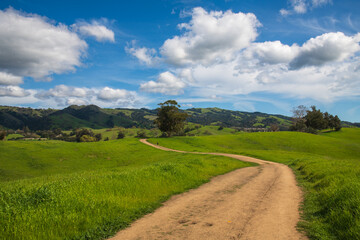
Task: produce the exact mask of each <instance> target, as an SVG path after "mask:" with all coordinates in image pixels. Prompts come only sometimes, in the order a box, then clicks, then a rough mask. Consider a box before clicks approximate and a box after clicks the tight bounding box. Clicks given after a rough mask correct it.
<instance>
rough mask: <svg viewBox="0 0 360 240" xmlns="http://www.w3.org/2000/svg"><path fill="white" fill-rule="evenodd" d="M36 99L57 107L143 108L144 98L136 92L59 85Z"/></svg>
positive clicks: (41, 92)
mask: <svg viewBox="0 0 360 240" xmlns="http://www.w3.org/2000/svg"><path fill="white" fill-rule="evenodd" d="M34 97H35V98H37V99H39V100H44V101H45V102H49V103H50V104H52V102H55V103H56V104H57V106H66V105H86V104H89V103H91V104H96V105H98V106H103V107H136V106H143V105H142V102H143V101H142V98H141V97H139V96H138V95H137V94H136V92H133V91H128V90H125V89H114V88H110V87H104V88H85V87H73V86H66V85H58V86H55V87H54V88H51V89H49V90H46V91H39V92H37V93H36V94H34Z"/></svg>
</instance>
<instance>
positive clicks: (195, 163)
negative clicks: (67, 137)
mask: <svg viewBox="0 0 360 240" xmlns="http://www.w3.org/2000/svg"><path fill="white" fill-rule="evenodd" d="M0 152H1V155H0V224H1V227H0V239H102V238H106V237H108V236H111V235H112V234H114V233H115V232H116V231H118V230H119V229H122V228H125V227H126V226H128V225H129V224H130V223H131V222H133V221H134V220H135V219H137V218H139V217H141V216H143V215H144V214H146V213H148V212H151V211H153V210H154V209H155V208H157V207H159V206H160V204H161V202H163V201H165V200H166V199H168V198H169V197H170V196H171V195H173V194H176V193H180V192H184V191H186V190H188V189H191V188H195V187H197V186H199V185H201V184H203V183H204V182H206V181H208V180H209V179H210V178H211V177H212V176H215V175H218V174H223V173H226V172H229V171H231V170H234V169H236V168H241V167H246V166H251V164H248V163H243V162H240V161H237V160H233V159H229V158H225V157H217V156H202V155H193V154H182V153H174V152H164V151H161V150H157V149H154V148H152V147H149V146H147V145H144V144H142V143H140V142H139V141H138V139H134V138H126V139H122V140H115V141H106V142H104V141H101V142H93V143H70V142H61V141H28V142H27V141H7V142H0Z"/></svg>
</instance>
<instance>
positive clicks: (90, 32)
mask: <svg viewBox="0 0 360 240" xmlns="http://www.w3.org/2000/svg"><path fill="white" fill-rule="evenodd" d="M74 27H75V28H76V29H77V30H78V31H79V32H80V33H81V34H83V35H85V36H90V37H95V39H96V40H97V41H98V42H105V41H109V42H115V34H114V32H113V31H112V30H110V29H108V28H107V27H106V26H104V25H103V24H102V23H100V22H99V21H95V20H94V21H92V22H91V23H88V22H79V23H77V24H75V25H74Z"/></svg>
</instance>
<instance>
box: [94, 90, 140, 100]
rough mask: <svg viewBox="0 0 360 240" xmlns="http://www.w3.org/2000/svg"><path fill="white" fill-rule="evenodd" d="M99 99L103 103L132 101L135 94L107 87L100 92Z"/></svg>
mask: <svg viewBox="0 0 360 240" xmlns="http://www.w3.org/2000/svg"><path fill="white" fill-rule="evenodd" d="M97 98H98V99H100V100H102V101H116V100H119V99H122V100H131V99H134V98H135V92H131V91H127V90H125V89H113V88H109V87H105V88H103V89H101V90H100V91H99V93H98V94H97Z"/></svg>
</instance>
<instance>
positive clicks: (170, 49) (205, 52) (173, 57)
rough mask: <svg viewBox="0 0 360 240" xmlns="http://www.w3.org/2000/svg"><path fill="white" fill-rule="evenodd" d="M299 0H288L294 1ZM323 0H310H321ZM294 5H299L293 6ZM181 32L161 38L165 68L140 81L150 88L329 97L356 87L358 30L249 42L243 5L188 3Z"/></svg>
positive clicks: (251, 26) (253, 28)
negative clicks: (238, 8) (215, 7)
mask: <svg viewBox="0 0 360 240" xmlns="http://www.w3.org/2000/svg"><path fill="white" fill-rule="evenodd" d="M302 3H304V1H300V0H299V1H293V2H292V4H295V5H297V6H299V8H300V6H301V4H302ZM328 3H329V1H321V0H318V1H315V0H314V1H312V2H310V3H306V6H309V4H312V5H310V6H321V5H324V4H328ZM298 11H300V10H298ZM190 17H191V19H190V21H189V22H185V23H182V24H180V25H179V28H180V30H181V33H180V34H179V35H177V36H174V37H172V38H170V39H167V40H165V41H164V44H163V45H162V47H161V48H160V49H159V51H160V54H161V56H160V59H161V61H163V62H167V63H168V69H169V70H168V71H166V72H163V73H161V74H160V75H159V77H158V79H157V80H154V81H149V82H145V83H143V84H141V86H140V89H141V90H143V91H146V92H150V93H161V94H164V95H180V94H183V93H184V91H185V89H186V91H187V93H188V94H189V95H190V96H192V97H194V98H198V99H204V101H209V99H212V98H211V96H217V98H216V99H215V100H218V101H224V99H229V98H230V97H231V96H244V95H249V94H253V93H260V92H261V93H264V92H265V93H269V94H280V95H282V96H284V97H288V98H295V99H305V98H308V99H313V100H316V101H321V102H333V101H336V100H338V99H342V98H346V97H351V96H358V95H359V92H360V75H359V74H358V73H359V72H360V70H359V69H360V61H359V59H360V56H359V55H360V45H359V41H360V37H359V36H360V33H357V34H355V35H353V36H349V35H345V34H344V33H342V32H329V33H325V34H322V35H320V36H314V37H313V38H310V39H308V40H307V41H305V42H304V43H303V44H301V45H299V44H297V43H294V44H292V45H287V44H283V43H281V42H280V41H265V42H255V41H256V37H257V35H258V30H257V29H258V28H259V27H260V26H261V24H260V23H259V21H258V20H257V18H256V16H255V15H253V14H250V13H247V14H245V13H241V12H239V13H234V12H231V11H226V12H221V11H210V12H207V11H206V10H204V9H202V8H195V9H193V11H191V12H190Z"/></svg>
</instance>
